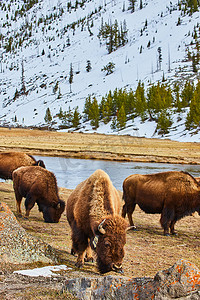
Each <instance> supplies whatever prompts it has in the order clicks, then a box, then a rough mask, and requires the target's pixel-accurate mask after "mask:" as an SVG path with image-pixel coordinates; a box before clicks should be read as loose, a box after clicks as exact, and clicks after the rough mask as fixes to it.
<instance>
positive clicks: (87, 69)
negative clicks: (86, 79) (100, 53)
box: [86, 60, 92, 73]
mask: <svg viewBox="0 0 200 300" xmlns="http://www.w3.org/2000/svg"><path fill="white" fill-rule="evenodd" d="M91 70H92V67H91V61H90V60H87V65H86V71H87V72H88V73H89V72H90V71H91Z"/></svg>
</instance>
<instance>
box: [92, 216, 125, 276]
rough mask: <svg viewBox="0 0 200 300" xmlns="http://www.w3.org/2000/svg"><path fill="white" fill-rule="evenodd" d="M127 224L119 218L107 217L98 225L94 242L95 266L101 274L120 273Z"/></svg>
mask: <svg viewBox="0 0 200 300" xmlns="http://www.w3.org/2000/svg"><path fill="white" fill-rule="evenodd" d="M126 229H127V222H126V221H125V220H124V219H123V218H121V217H120V216H108V217H106V218H105V219H104V220H102V222H101V223H100V224H99V225H98V229H97V230H96V236H95V239H94V241H93V246H94V244H95V242H96V249H95V250H96V253H97V266H98V269H99V271H100V272H101V273H106V272H109V271H116V272H122V260H123V257H124V245H125V243H126Z"/></svg>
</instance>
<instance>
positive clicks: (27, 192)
mask: <svg viewBox="0 0 200 300" xmlns="http://www.w3.org/2000/svg"><path fill="white" fill-rule="evenodd" d="M13 187H14V191H15V198H16V201H17V212H18V214H19V215H21V201H22V197H25V198H26V200H25V208H26V215H25V216H26V217H29V213H30V210H31V209H32V208H33V206H34V205H35V203H37V205H38V207H39V211H42V213H43V217H44V220H45V222H49V223H58V221H59V219H60V217H61V214H62V213H63V211H64V209H65V202H64V201H62V200H60V199H59V196H58V188H57V182H56V178H55V176H54V174H53V173H52V172H50V171H48V170H46V169H44V168H41V167H38V166H30V167H20V168H18V169H17V170H15V171H13Z"/></svg>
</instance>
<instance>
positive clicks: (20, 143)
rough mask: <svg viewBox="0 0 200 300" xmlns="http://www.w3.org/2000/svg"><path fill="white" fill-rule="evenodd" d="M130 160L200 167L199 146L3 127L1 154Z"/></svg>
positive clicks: (136, 138) (195, 144) (134, 138)
mask: <svg viewBox="0 0 200 300" xmlns="http://www.w3.org/2000/svg"><path fill="white" fill-rule="evenodd" d="M14 149H15V150H18V151H26V152H29V153H31V154H41V155H57V156H59V155H60V156H65V157H77V158H97V159H110V160H127V161H129V160H130V161H145V162H146V161H150V162H171V163H198V164H200V144H199V143H180V142H175V141H171V140H168V139H165V140H159V139H147V138H138V137H131V136H117V135H103V134H101V135H99V134H82V133H63V132H50V131H41V130H28V129H11V130H9V129H6V128H0V151H5V150H8V151H9V150H14Z"/></svg>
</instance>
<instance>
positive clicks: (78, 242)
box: [72, 223, 89, 268]
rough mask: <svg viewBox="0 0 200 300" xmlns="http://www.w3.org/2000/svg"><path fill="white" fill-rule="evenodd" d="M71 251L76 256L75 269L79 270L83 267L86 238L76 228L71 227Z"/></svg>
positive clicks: (86, 244) (86, 245)
mask: <svg viewBox="0 0 200 300" xmlns="http://www.w3.org/2000/svg"><path fill="white" fill-rule="evenodd" d="M72 243H73V245H72V249H73V251H74V252H75V253H77V254H78V257H77V262H76V267H78V268H80V267H81V266H83V265H84V257H85V250H86V249H87V248H88V246H89V244H88V236H87V235H86V234H85V233H84V232H83V231H82V230H81V229H80V228H78V227H77V226H76V224H75V223H74V224H73V225H72Z"/></svg>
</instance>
